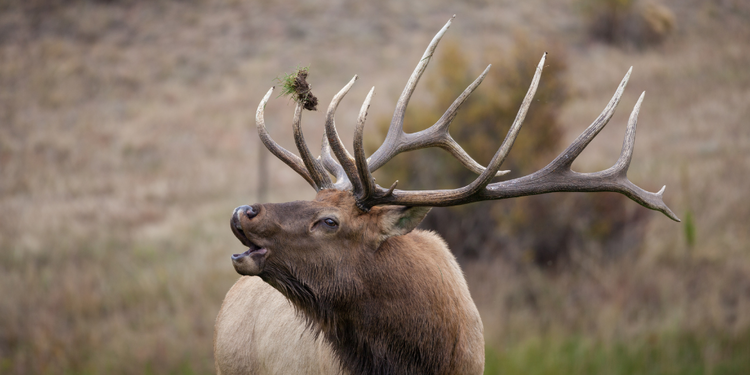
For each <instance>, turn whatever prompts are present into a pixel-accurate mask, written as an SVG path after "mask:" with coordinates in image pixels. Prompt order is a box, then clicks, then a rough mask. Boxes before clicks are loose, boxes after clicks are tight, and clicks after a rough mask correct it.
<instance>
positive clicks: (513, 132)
mask: <svg viewBox="0 0 750 375" xmlns="http://www.w3.org/2000/svg"><path fill="white" fill-rule="evenodd" d="M546 57H547V52H545V53H544V55H542V59H541V60H540V61H539V65H537V67H536V71H535V72H534V78H532V79H531V84H530V85H529V89H528V91H526V96H524V98H523V101H522V102H521V107H520V108H519V109H518V113H517V114H516V118H515V119H514V120H513V125H511V127H510V129H509V130H508V134H507V135H506V136H505V140H503V143H502V144H501V145H500V148H499V149H498V150H497V152H495V155H494V156H493V157H492V160H490V163H489V164H488V165H487V169H485V170H484V172H482V174H480V175H479V177H477V178H476V180H474V182H472V183H471V184H469V186H468V187H467V188H468V189H467V191H466V193H465V194H467V195H471V194H475V193H476V192H478V191H479V190H481V189H484V188H485V187H486V186H487V184H489V183H490V181H491V180H492V178H493V177H494V176H495V174H496V172H497V171H498V170H499V169H500V166H501V165H502V164H503V162H504V161H505V158H506V157H507V156H508V153H509V152H510V149H511V148H512V147H513V143H515V141H516V137H517V136H518V133H519V131H521V126H522V125H523V120H525V119H526V113H527V112H528V111H529V107H530V106H531V101H532V100H533V99H534V95H535V94H536V89H537V87H539V80H540V79H541V77H542V70H543V69H544V60H545V59H546Z"/></svg>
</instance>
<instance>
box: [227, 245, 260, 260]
mask: <svg viewBox="0 0 750 375" xmlns="http://www.w3.org/2000/svg"><path fill="white" fill-rule="evenodd" d="M247 242H248V243H249V244H250V248H249V249H247V251H245V252H244V253H239V254H232V260H239V259H241V258H244V257H246V256H253V255H265V254H266V253H267V252H268V250H266V248H265V247H260V246H258V245H256V244H254V243H252V242H250V241H247Z"/></svg>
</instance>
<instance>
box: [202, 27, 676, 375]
mask: <svg viewBox="0 0 750 375" xmlns="http://www.w3.org/2000/svg"><path fill="white" fill-rule="evenodd" d="M451 20H452V19H451ZM451 20H449V21H448V23H447V24H446V25H445V26H444V27H443V28H442V29H441V30H440V31H439V32H438V33H437V35H436V36H435V37H434V38H433V39H432V42H431V43H430V45H429V46H428V47H427V50H426V51H425V53H424V55H423V57H422V58H421V59H420V60H419V64H418V65H417V67H416V69H415V70H414V72H413V73H412V75H411V77H410V78H409V81H408V82H407V84H406V87H405V88H404V91H403V93H402V94H401V97H400V98H399V100H398V103H397V104H396V109H395V112H394V115H393V120H392V121H391V124H390V127H389V130H388V133H387V136H386V138H385V141H384V143H383V144H382V145H381V146H380V147H379V148H378V149H377V151H375V153H373V154H372V155H371V156H370V157H369V158H368V157H366V155H365V152H364V149H363V147H362V134H363V127H364V123H365V118H366V116H367V111H368V108H369V106H370V100H371V98H372V95H373V90H370V92H369V94H368V95H367V97H366V99H365V101H364V104H363V105H362V109H361V111H360V112H359V118H358V121H357V126H356V131H355V134H354V147H353V151H354V155H353V156H352V155H351V154H350V153H349V152H348V151H347V149H346V148H345V147H344V146H343V144H342V142H341V140H340V138H339V135H338V133H337V131H336V126H335V124H334V114H335V113H336V108H337V107H338V105H339V103H340V102H341V100H342V99H343V97H344V96H345V95H346V93H347V92H348V91H349V89H350V88H351V87H352V85H353V84H354V82H355V81H356V79H357V77H356V76H355V77H354V78H353V79H352V80H351V81H350V82H349V83H348V84H347V85H346V86H345V87H344V88H343V89H342V90H341V91H340V92H339V93H338V94H336V95H335V96H334V98H333V100H332V102H331V104H330V106H329V107H328V111H327V115H326V122H325V135H324V137H323V146H322V150H321V156H320V157H317V158H315V157H313V156H312V154H311V152H310V150H309V148H308V146H307V145H306V143H305V139H304V137H303V135H302V131H301V129H300V122H301V117H302V110H303V104H302V103H298V104H297V106H296V109H295V112H294V120H293V125H292V126H293V130H294V140H295V143H296V146H297V150H298V151H299V156H297V155H295V154H293V153H291V152H289V151H287V150H285V149H284V148H282V147H281V146H279V145H278V144H277V143H275V142H274V141H273V140H272V139H271V138H270V137H269V135H268V132H267V131H266V127H265V122H264V118H263V112H264V108H265V106H266V103H267V101H268V99H269V98H270V96H271V93H272V91H273V88H271V89H270V90H269V91H268V93H267V94H266V95H265V97H264V98H263V100H262V101H261V103H260V105H259V106H258V110H257V113H256V123H257V129H258V133H259V135H260V139H261V140H262V142H263V144H264V145H265V146H266V147H267V148H268V150H269V151H271V153H273V154H274V155H276V156H277V157H278V158H279V159H281V160H282V161H283V162H284V163H286V164H287V165H288V166H289V167H291V168H292V169H293V170H294V171H295V172H297V173H298V174H300V175H301V176H302V177H303V178H304V179H305V180H306V181H307V182H308V183H309V184H310V185H311V186H312V187H313V188H315V190H316V191H317V195H316V197H315V199H314V200H312V201H295V202H288V203H279V204H254V205H252V206H240V207H237V208H236V209H235V210H234V213H233V214H232V218H231V228H232V231H233V232H234V234H235V236H237V238H238V239H239V240H240V242H242V244H243V245H244V246H246V247H247V248H248V250H247V251H245V252H243V253H240V254H234V255H232V263H233V265H234V268H235V270H236V271H237V272H238V273H239V274H241V275H244V276H243V277H241V278H240V279H239V281H237V283H236V284H235V285H234V286H233V287H232V288H231V290H230V291H229V292H228V293H227V295H226V298H225V300H224V302H223V304H222V307H221V311H220V312H219V315H218V317H217V319H216V328H215V337H214V354H215V360H216V368H217V372H218V373H219V374H223V375H230V374H331V373H340V374H481V373H482V372H483V368H484V338H483V328H482V321H481V319H480V317H479V313H478V312H477V308H476V306H475V305H474V302H473V300H472V299H471V296H470V294H469V289H468V287H467V285H466V281H465V279H464V277H463V274H462V272H461V269H460V268H459V266H458V264H457V263H456V260H455V258H454V257H453V255H452V254H451V252H450V250H449V249H448V247H447V246H446V244H445V242H444V241H443V240H442V239H441V238H440V237H439V236H438V235H436V234H435V233H432V232H428V231H422V230H416V229H415V227H416V226H417V225H418V224H419V223H420V221H421V220H422V219H423V218H424V217H425V215H427V213H428V212H429V211H430V208H431V207H437V206H441V207H444V206H455V205H461V204H465V203H469V202H477V201H484V200H493V199H506V198H513V197H520V196H526V195H534V194H544V193H550V192H597V191H614V192H618V193H621V194H624V195H625V196H627V197H628V198H630V199H632V200H634V201H636V202H638V203H640V204H641V205H643V206H645V207H647V208H650V209H653V210H657V211H660V212H662V213H664V214H665V215H667V216H668V217H669V218H671V219H673V220H676V221H679V219H677V217H676V216H675V215H674V213H672V211H671V210H670V209H669V208H668V207H667V206H666V205H665V204H664V202H663V200H662V194H663V193H664V188H662V189H661V190H660V191H659V192H658V193H650V192H647V191H645V190H643V189H641V188H639V187H638V186H636V185H634V184H633V183H631V182H630V181H629V180H628V179H627V170H628V167H629V165H630V160H631V158H632V155H633V145H634V141H635V128H636V121H637V116H638V110H639V108H640V106H641V102H642V101H643V95H641V97H640V98H639V99H638V102H637V103H636V105H635V107H634V109H633V111H632V113H631V115H630V119H629V121H628V125H627V133H626V135H625V141H624V143H623V147H622V152H621V154H620V157H619V159H618V161H617V163H616V164H615V165H614V166H612V167H611V168H609V169H606V170H603V171H600V172H595V173H578V172H574V171H572V170H571V164H572V163H573V161H574V160H575V159H576V157H577V156H578V155H579V154H580V153H581V151H583V149H584V148H585V147H586V146H587V145H588V144H589V142H591V140H592V139H593V138H594V137H595V136H596V135H597V134H598V133H599V131H601V130H602V128H603V127H604V126H605V125H606V124H607V122H608V121H609V119H610V118H611V117H612V115H613V113H614V111H615V107H616V106H617V103H618V102H619V101H620V97H621V95H622V93H623V90H624V89H625V85H626V83H627V82H628V78H629V77H630V71H628V73H627V74H626V75H625V77H624V78H623V79H622V82H621V83H620V85H619V87H618V88H617V90H616V91H615V94H614V96H613V97H612V99H611V100H610V101H609V104H607V106H606V108H604V111H602V113H601V114H600V115H599V117H598V118H597V119H596V120H595V121H594V122H593V123H592V124H591V126H589V127H588V128H587V129H586V130H585V131H584V132H583V133H582V134H581V135H580V136H579V137H578V138H577V139H576V140H575V141H574V142H573V143H572V144H571V145H570V146H568V148H566V149H565V151H563V152H562V153H561V154H560V155H559V156H557V157H556V158H555V159H554V160H553V161H552V162H551V163H549V165H547V166H546V167H544V168H542V169H541V170H539V171H537V172H535V173H532V174H530V175H527V176H524V177H520V178H515V179H511V180H506V181H501V182H494V183H491V181H492V179H493V178H494V177H497V176H502V175H504V174H505V173H507V171H501V170H500V165H501V164H502V163H503V160H504V159H505V157H506V156H507V155H508V152H509V150H510V149H511V146H512V145H513V142H514V140H515V139H516V136H517V135H518V132H519V130H520V128H521V124H522V122H523V120H524V117H525V116H526V112H527V110H528V108H529V106H530V104H531V102H532V98H533V96H534V93H535V91H536V89H537V85H538V83H539V79H540V76H541V73H542V68H543V67H544V60H545V57H546V53H545V55H544V56H542V60H541V61H540V62H539V66H538V67H537V69H536V73H535V74H534V77H533V79H532V81H531V85H530V88H529V90H528V92H527V94H526V96H525V98H524V99H523V102H522V104H521V107H520V110H519V111H518V115H517V116H516V118H515V121H514V122H513V124H512V126H511V128H510V130H509V132H508V135H507V136H506V138H505V140H504V141H503V143H502V144H501V146H500V148H499V149H498V151H497V153H496V154H495V155H494V157H493V158H492V160H491V161H490V163H489V165H487V167H483V166H482V165H480V164H479V163H477V162H476V161H474V160H473V159H472V158H471V157H469V155H468V154H467V153H466V152H465V151H464V150H463V149H462V148H461V147H460V146H459V145H458V144H457V143H456V142H455V141H454V140H453V139H452V138H451V136H450V134H449V133H448V127H449V125H450V124H451V122H452V120H453V119H454V118H455V116H456V113H457V111H458V109H459V107H460V106H461V104H462V103H464V101H466V99H467V98H468V97H469V95H470V94H471V93H472V92H473V91H474V90H475V89H476V88H477V86H479V84H480V83H481V82H482V80H483V79H484V77H485V76H486V75H487V72H488V70H489V66H488V67H487V69H485V70H484V72H483V73H482V74H481V75H480V76H479V77H478V78H477V79H476V80H475V81H474V82H473V83H472V84H471V85H469V87H468V88H466V90H464V92H463V93H462V94H461V95H460V96H459V97H458V98H457V99H456V100H455V101H454V102H453V104H452V105H451V106H450V108H448V109H447V111H446V112H445V114H443V116H442V117H441V118H440V119H439V120H438V121H437V122H436V123H435V124H434V125H432V126H431V127H429V128H428V129H426V130H422V131H419V132H416V133H405V132H404V131H403V126H402V125H403V121H404V113H405V111H406V106H407V104H408V102H409V98H410V97H411V95H412V93H413V92H414V89H415V87H416V85H417V82H418V81H419V78H420V77H421V76H422V73H423V72H424V70H425V68H426V67H427V63H428V62H429V61H430V59H431V58H432V56H433V52H434V50H435V47H436V46H437V44H438V42H439V41H440V39H441V38H442V36H443V34H444V33H445V31H446V30H447V29H448V27H449V26H450V24H451ZM631 69H632V68H631ZM426 147H440V148H443V149H445V150H447V151H448V152H450V153H451V154H453V155H454V156H455V157H456V158H457V159H458V160H459V161H460V162H461V163H462V164H463V165H465V166H466V167H467V168H468V169H470V170H472V171H474V172H475V173H477V174H478V175H479V176H478V177H477V178H476V180H474V182H472V183H470V184H469V185H467V186H464V187H461V188H458V189H451V190H427V191H405V190H400V189H396V183H393V185H391V186H390V187H389V188H384V187H381V186H380V185H378V184H377V183H376V182H375V180H374V179H373V177H372V172H374V171H375V170H377V169H378V168H380V167H381V166H383V165H384V164H385V163H386V162H388V161H389V160H390V159H391V158H393V157H394V156H396V155H397V154H399V153H402V152H406V151H411V150H416V149H420V148H426ZM334 155H335V159H334ZM331 176H335V181H333V180H332V179H331Z"/></svg>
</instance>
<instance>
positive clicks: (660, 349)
mask: <svg viewBox="0 0 750 375" xmlns="http://www.w3.org/2000/svg"><path fill="white" fill-rule="evenodd" d="M484 373H485V374H486V375H494V374H504V375H512V374H525V375H552V374H598V375H620V374H622V375H626V374H680V375H690V374H696V375H697V374H714V375H720V374H749V373H750V332H746V333H745V334H744V335H739V336H737V337H727V336H716V335H710V334H701V335H698V334H689V333H677V334H663V335H658V334H654V335H649V336H646V337H639V338H635V339H631V340H620V341H616V342H612V343H603V342H599V341H596V340H592V339H589V338H584V337H575V336H569V337H564V338H559V337H543V338H533V339H527V340H526V341H524V342H522V343H519V344H514V345H510V346H508V347H505V348H503V349H496V348H492V347H489V346H488V347H487V348H486V364H485V371H484Z"/></svg>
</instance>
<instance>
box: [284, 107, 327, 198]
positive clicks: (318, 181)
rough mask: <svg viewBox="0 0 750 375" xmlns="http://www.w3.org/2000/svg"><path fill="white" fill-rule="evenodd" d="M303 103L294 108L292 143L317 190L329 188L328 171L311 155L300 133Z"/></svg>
mask: <svg viewBox="0 0 750 375" xmlns="http://www.w3.org/2000/svg"><path fill="white" fill-rule="evenodd" d="M303 107H304V105H303V104H302V103H297V106H296V107H295V109H294V121H293V122H292V129H293V131H294V143H295V144H296V145H297V150H298V151H299V155H300V157H301V158H302V161H303V162H304V163H305V167H306V168H307V171H308V172H309V173H310V177H311V178H312V179H313V181H315V185H317V186H318V188H317V190H318V191H320V190H323V189H330V188H332V187H333V183H332V182H331V178H330V177H328V173H327V172H326V170H325V169H324V168H323V166H322V165H321V163H320V162H319V161H318V160H317V159H316V158H315V157H313V156H312V153H311V152H310V149H309V148H308V147H307V143H305V137H304V136H303V135H302V126H301V123H302V109H303Z"/></svg>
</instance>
